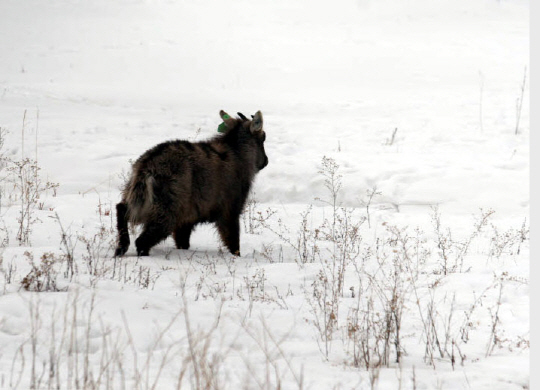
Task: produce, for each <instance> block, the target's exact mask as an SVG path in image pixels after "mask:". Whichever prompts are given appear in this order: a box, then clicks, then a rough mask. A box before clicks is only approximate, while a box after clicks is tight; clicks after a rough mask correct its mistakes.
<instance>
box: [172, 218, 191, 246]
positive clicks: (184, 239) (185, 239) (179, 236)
mask: <svg viewBox="0 0 540 390" xmlns="http://www.w3.org/2000/svg"><path fill="white" fill-rule="evenodd" d="M193 227H194V225H193V224H186V225H181V226H178V227H177V228H176V230H175V231H174V233H173V235H174V241H175V243H176V247H177V248H178V249H189V239H190V237H191V232H192V231H193Z"/></svg>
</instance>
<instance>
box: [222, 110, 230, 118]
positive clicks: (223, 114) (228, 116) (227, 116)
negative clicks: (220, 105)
mask: <svg viewBox="0 0 540 390" xmlns="http://www.w3.org/2000/svg"><path fill="white" fill-rule="evenodd" d="M219 116H220V117H221V119H223V120H225V119H229V118H230V117H231V116H230V115H229V114H227V113H226V112H225V111H223V110H220V111H219Z"/></svg>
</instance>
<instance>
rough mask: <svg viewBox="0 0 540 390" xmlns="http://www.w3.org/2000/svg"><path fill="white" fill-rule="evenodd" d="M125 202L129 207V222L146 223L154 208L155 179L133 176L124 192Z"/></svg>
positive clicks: (147, 176) (146, 176)
mask: <svg viewBox="0 0 540 390" xmlns="http://www.w3.org/2000/svg"><path fill="white" fill-rule="evenodd" d="M123 202H124V203H125V204H126V206H127V219H128V220H129V222H131V223H133V224H139V223H144V222H146V221H147V219H148V216H149V215H150V214H151V212H152V209H153V206H154V178H153V177H152V176H151V175H145V176H143V175H133V177H132V178H131V180H130V181H129V183H128V185H127V186H126V189H125V190H124V197H123Z"/></svg>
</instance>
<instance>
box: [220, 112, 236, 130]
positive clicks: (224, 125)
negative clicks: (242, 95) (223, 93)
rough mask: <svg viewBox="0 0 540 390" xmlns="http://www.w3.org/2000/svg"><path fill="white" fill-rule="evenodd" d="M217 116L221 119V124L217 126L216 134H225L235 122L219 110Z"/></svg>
mask: <svg viewBox="0 0 540 390" xmlns="http://www.w3.org/2000/svg"><path fill="white" fill-rule="evenodd" d="M219 116H220V117H221V119H223V123H222V124H220V125H219V126H218V133H225V132H227V130H229V129H232V128H234V126H235V125H236V122H237V120H236V119H234V118H232V117H231V116H230V115H229V114H227V113H226V112H225V111H223V110H221V111H220V112H219Z"/></svg>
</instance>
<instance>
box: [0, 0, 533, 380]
mask: <svg viewBox="0 0 540 390" xmlns="http://www.w3.org/2000/svg"><path fill="white" fill-rule="evenodd" d="M0 53H2V55H0V128H1V129H2V132H1V134H2V138H1V139H2V140H3V145H2V148H1V149H0V157H2V158H3V159H2V160H0V167H1V168H2V169H1V170H0V177H2V199H1V208H0V245H1V248H0V388H19V389H26V388H30V387H34V388H49V387H57V386H60V387H61V388H70V387H71V388H126V389H131V388H141V389H143V388H159V389H162V388H163V389H165V388H180V387H181V388H216V389H217V388H219V389H221V388H225V389H238V388H246V389H259V388H262V389H273V388H277V387H278V384H279V383H281V386H282V387H281V388H285V389H293V388H304V389H351V388H352V389H370V388H378V389H397V388H408V389H413V388H414V389H438V388H441V389H523V388H528V386H529V240H528V227H529V92H528V85H529V81H528V79H529V69H528V64H529V3H528V2H527V1H522V0H500V1H496V0H467V1H465V0H452V1H450V0H448V1H447V0H441V1H431V0H411V1H407V2H403V1H399V0H378V1H371V0H356V1H352V0H350V1H341V2H334V3H329V2H324V1H310V2H306V1H300V0H288V1H282V0H278V1H272V2H263V1H254V0H250V1H247V0H235V1H231V2H222V1H213V0H212V1H205V2H190V1H187V0H178V1H175V0H146V1H143V0H115V1H105V0H93V1H83V2H80V1H75V0H72V1H69V0H51V1H47V2H43V1H37V0H35V1H34V0H25V1H17V0H0ZM522 87H523V88H524V92H523V93H522ZM519 103H522V106H521V108H519ZM220 109H224V110H226V111H228V112H230V113H234V112H236V111H241V112H243V113H244V114H246V115H247V114H253V113H255V112H256V111H257V110H261V111H262V112H263V114H264V118H265V131H266V133H267V141H266V152H267V154H268V157H269V160H270V163H269V165H268V167H267V168H265V169H264V170H263V171H261V172H260V174H259V175H258V177H257V179H256V182H255V186H254V199H255V200H256V201H257V202H256V203H250V207H249V209H248V210H247V213H246V215H245V217H244V218H243V220H242V225H243V228H244V230H243V232H242V235H241V250H242V255H243V256H242V257H240V258H234V257H231V256H229V255H228V254H226V253H224V252H223V250H222V247H221V244H220V243H219V240H218V236H217V234H216V233H215V231H214V229H213V227H212V226H201V227H199V228H198V229H197V230H196V231H195V232H194V234H193V236H192V246H191V248H190V250H189V251H182V250H176V249H174V244H173V241H172V240H171V239H169V240H167V241H165V242H163V243H162V244H160V245H158V246H157V247H155V248H154V249H153V251H152V252H151V256H150V257H149V258H137V257H136V256H135V252H134V248H133V247H131V248H130V250H129V251H128V254H127V256H126V257H125V258H122V259H117V260H114V259H112V258H111V255H112V252H111V247H110V246H111V245H114V239H115V237H114V234H115V232H114V224H115V222H114V218H115V214H114V210H115V209H114V205H115V204H116V202H118V200H119V188H120V187H121V186H122V183H123V180H124V177H125V175H126V174H127V173H128V172H129V169H130V160H134V159H136V158H137V157H138V156H139V155H140V154H141V153H143V152H144V151H145V150H146V149H148V148H150V147H151V146H153V145H155V144H157V143H159V142H162V141H164V140H168V139H175V138H180V139H188V140H201V139H205V138H209V137H212V136H214V135H215V134H216V128H217V126H218V125H219V123H220V118H219V115H218V111H219V110H220ZM518 114H519V125H518V126H517V123H518ZM516 127H517V134H516ZM393 135H394V136H393ZM323 157H327V158H329V159H330V160H326V161H331V162H335V163H336V164H337V165H338V166H339V170H338V174H339V175H341V179H340V180H341V182H342V189H341V191H340V192H339V195H338V202H339V204H340V205H341V206H343V207H345V208H346V210H347V212H348V213H351V214H347V212H345V211H343V210H341V209H339V210H337V211H336V213H337V216H338V217H341V219H340V221H344V220H345V221H347V222H348V223H349V224H348V225H347V226H345V225H344V224H343V223H340V224H339V226H340V228H342V229H343V231H342V232H345V233H343V234H341V235H339V234H337V233H336V232H335V231H334V232H333V234H332V237H331V238H332V239H330V240H329V239H328V237H326V239H323V238H321V236H320V235H319V236H317V234H318V233H316V232H317V231H319V232H321V231H322V232H328V225H327V224H326V225H324V223H323V222H324V220H327V221H330V220H332V219H333V217H334V211H333V210H332V208H331V207H328V205H326V204H325V203H324V202H321V201H320V200H316V199H315V198H322V199H326V200H328V199H329V193H328V190H327V188H326V187H325V177H324V174H325V173H326V174H328V169H326V170H325V168H324V166H323V165H322V164H323ZM24 158H29V159H32V160H37V162H38V165H39V167H40V168H41V170H40V171H39V177H40V178H41V179H40V180H41V185H42V186H44V185H45V183H46V182H47V180H49V181H51V182H53V183H58V184H59V187H58V188H57V189H54V190H50V191H43V193H42V194H41V196H40V198H39V199H38V200H36V199H35V198H32V197H31V196H30V197H28V196H27V197H26V202H27V203H28V200H29V199H30V200H32V199H34V200H35V202H33V201H30V203H29V208H28V210H29V212H30V213H29V218H30V224H29V226H30V229H29V231H28V233H29V234H28V240H27V242H22V243H21V242H20V240H17V236H18V230H19V226H20V223H19V222H18V219H20V212H21V188H22V189H24V188H26V189H30V191H27V195H31V193H32V188H34V189H35V187H32V184H30V185H28V184H27V183H26V182H23V183H22V184H21V181H20V180H19V179H20V177H21V175H23V174H24V173H28V176H27V179H28V181H29V182H30V183H35V182H36V180H37V179H36V177H37V176H34V174H33V172H34V170H31V169H30V170H28V169H29V166H30V165H23V164H21V161H23V159H24ZM17 162H18V163H19V165H17ZM17 166H18V167H19V170H17V169H16V168H17ZM21 167H23V168H21ZM327 167H328V166H327ZM24 169H26V170H24ZM320 171H323V173H321V172H320ZM374 191H375V192H376V193H375V194H374V196H373V197H372V198H371V200H370V196H369V194H370V193H374ZM23 192H24V191H23ZM310 205H312V207H311V208H310ZM491 211H494V212H493V213H491ZM250 213H251V215H252V218H250ZM259 213H260V214H259ZM302 213H303V214H302ZM488 215H489V216H488ZM257 216H258V217H259V219H260V218H263V219H265V218H266V216H268V218H267V219H265V221H264V223H262V222H261V221H260V220H259V221H257V220H256V218H257ZM303 216H305V217H304V218H303ZM368 218H369V220H368ZM482 218H485V220H482ZM303 219H304V220H305V223H303V221H302V220H303ZM437 222H440V227H439V229H437V227H436V226H437ZM250 224H251V226H250ZM355 224H359V229H358V230H357V231H353V230H354V229H353V227H354V225H355ZM263 225H264V226H263ZM356 233H357V234H356ZM355 234H356V235H355ZM353 235H354V237H355V239H354V240H353V241H352V242H353V244H349V246H344V245H343V242H344V237H348V238H350V237H352V236H353ZM132 238H134V237H132ZM132 241H133V240H132ZM304 244H306V245H305V246H306V248H307V249H306V250H304V251H302V245H304ZM314 248H317V249H315V250H314ZM303 255H304V257H302V256H303ZM69 256H72V258H73V268H69V264H70V261H69V258H70V257H69ZM340 259H343V264H344V266H345V267H344V268H343V272H341V275H342V276H343V279H340V278H339V275H340V271H339V269H340V268H339V266H340V264H342V263H340ZM32 264H34V265H35V267H36V268H34V269H33V268H32ZM47 264H50V267H49V268H47ZM40 271H41V272H42V273H41V274H39V272H40ZM68 271H69V272H68ZM321 272H323V273H322V274H321ZM67 274H68V275H67ZM47 275H49V276H50V278H49V280H48V281H49V285H48V286H46V282H47ZM321 275H326V276H328V278H327V279H324V277H321ZM340 280H342V285H341V289H340V291H338V292H337V293H336V291H335V290H336V285H335V283H337V282H339V281H340ZM336 281H337V282H336ZM38 282H43V283H44V284H43V285H42V284H38ZM25 286H26V288H25ZM351 287H352V290H351V289H350V288H351ZM41 289H44V290H48V291H42V292H36V291H35V290H41ZM28 290H30V291H28ZM33 290H34V291H33ZM51 290H58V291H51ZM341 290H342V291H341ZM321 291H322V292H323V293H326V294H327V295H324V294H323V296H322V297H321V295H320V294H319V295H318V292H321ZM353 291H354V296H353ZM394 293H397V294H394ZM333 298H336V299H333ZM393 298H395V299H394V300H392V299H393ZM370 302H371V306H370ZM324 308H326V309H327V310H329V311H327V312H325V310H324ZM329 313H330V314H329ZM332 313H333V314H332ZM355 315H356V317H355ZM321 319H323V320H324V321H323V323H324V322H325V321H326V323H327V324H328V323H331V324H332V326H330V328H331V329H328V327H327V328H325V329H323V330H322V331H321V329H320V327H319V328H318V327H317V324H319V325H320V322H317V321H319V320H321ZM362 324H364V325H365V324H368V325H369V326H368V327H367V328H366V327H362V326H363V325H362ZM368 330H369V331H370V332H372V333H369V332H368ZM378 330H380V331H381V333H380V337H383V336H382V335H383V334H384V330H388V339H387V344H385V343H384V339H381V338H379V339H377V337H376V335H375V333H376V332H377V331H378ZM363 341H366V342H367V343H368V344H367V345H368V348H367V350H369V351H370V354H367V353H365V351H364V352H359V348H361V346H362V345H363V344H362V342H363ZM385 345H386V350H387V352H388V355H387V361H385V362H381V361H380V358H381V356H382V355H384V353H382V352H381V348H383V347H385ZM381 353H382V355H381ZM430 353H431V354H430ZM368 356H369V357H370V358H369V357H368ZM383 357H384V356H383ZM398 357H399V359H398ZM355 358H359V360H358V359H357V360H355ZM370 359H371V360H370ZM368 360H370V363H369V364H366V361H368ZM397 360H399V362H397ZM366 365H369V367H366ZM207 382H210V383H209V384H208V386H206V384H207Z"/></svg>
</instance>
